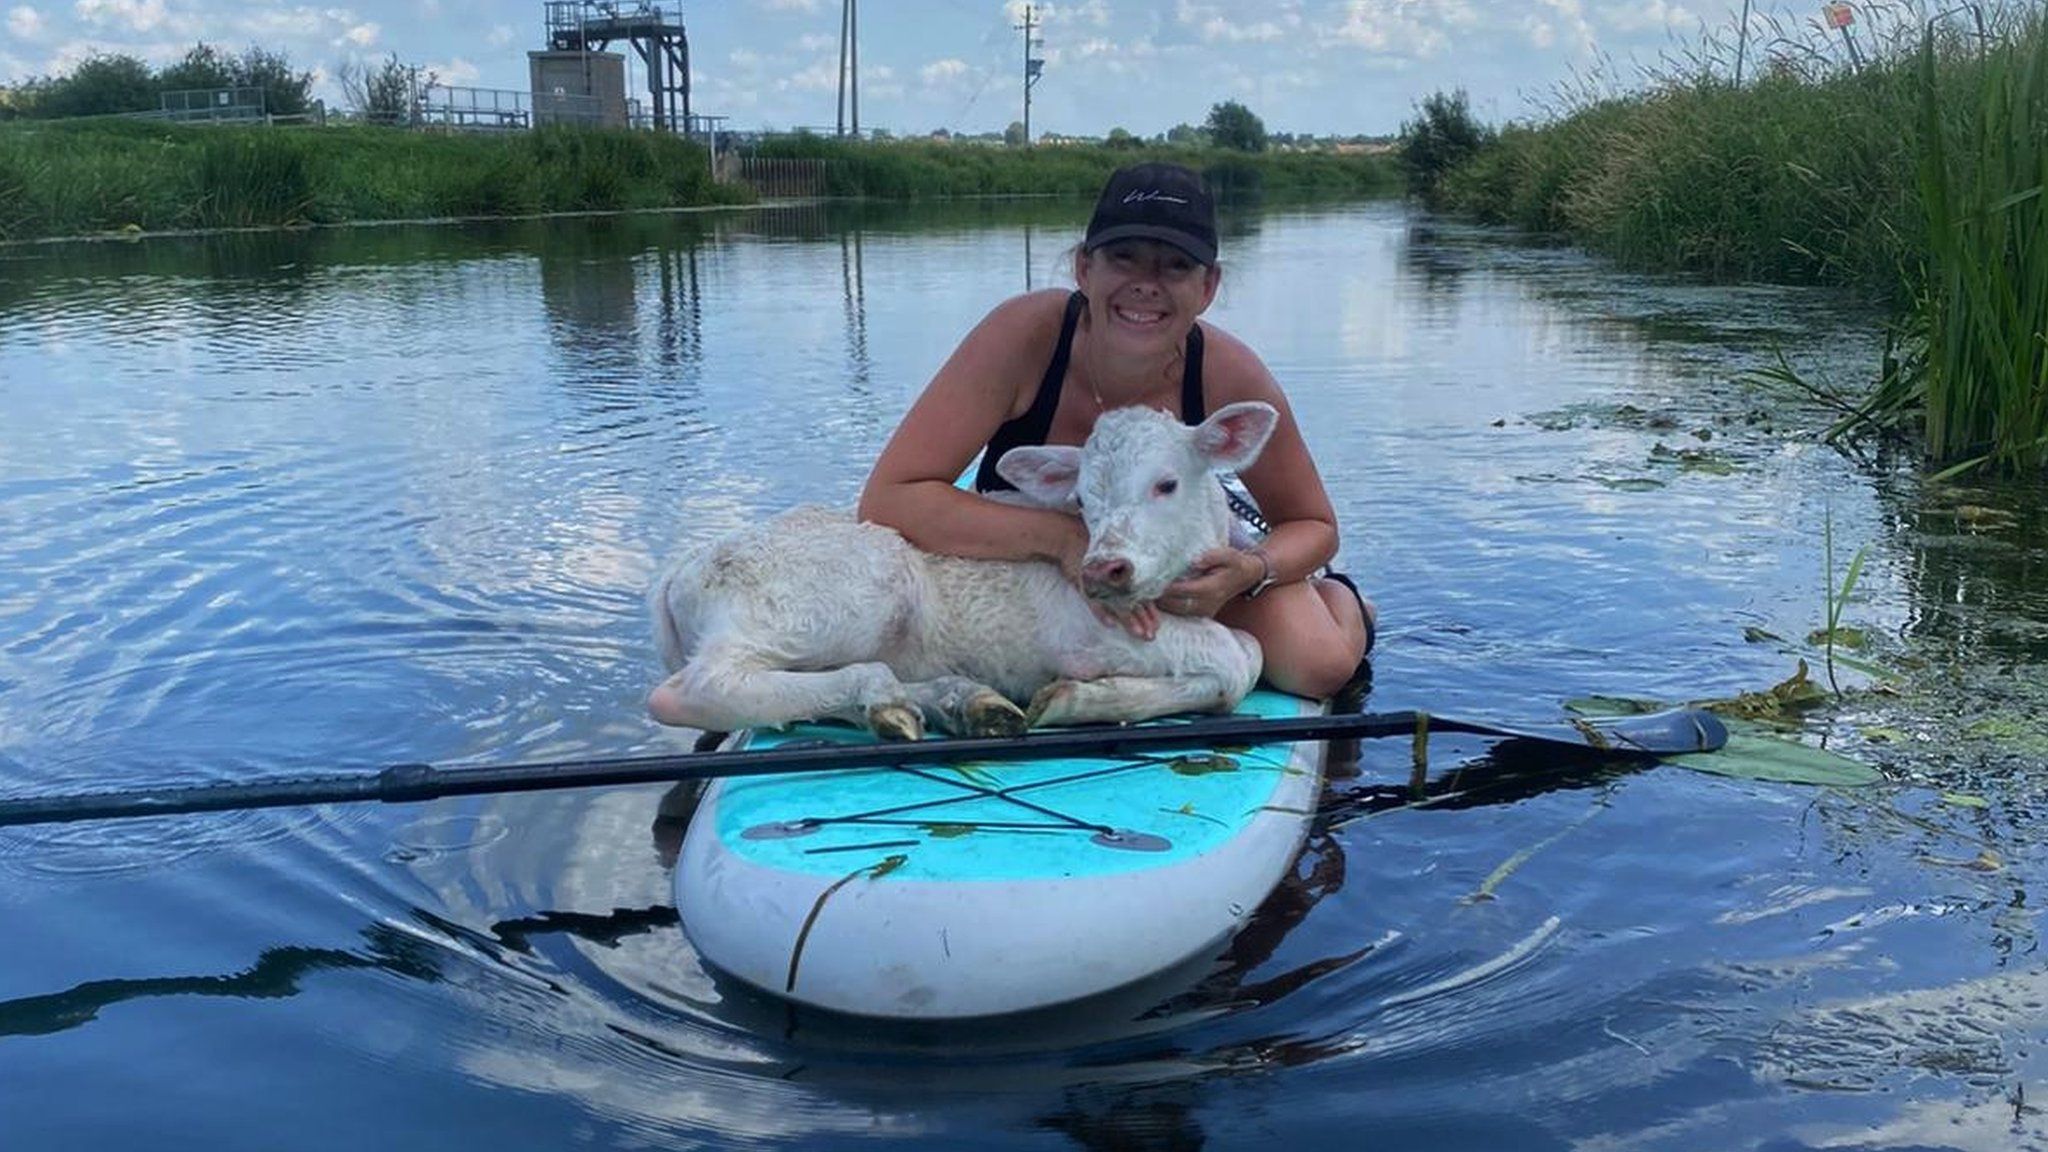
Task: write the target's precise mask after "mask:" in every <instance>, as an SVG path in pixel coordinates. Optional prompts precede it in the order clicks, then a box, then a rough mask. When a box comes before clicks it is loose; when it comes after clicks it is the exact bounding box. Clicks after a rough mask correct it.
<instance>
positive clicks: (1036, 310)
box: [984, 288, 1074, 331]
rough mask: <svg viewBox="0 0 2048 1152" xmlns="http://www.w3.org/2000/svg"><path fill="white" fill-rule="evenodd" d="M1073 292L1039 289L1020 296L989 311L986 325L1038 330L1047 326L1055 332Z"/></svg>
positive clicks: (1066, 289)
mask: <svg viewBox="0 0 2048 1152" xmlns="http://www.w3.org/2000/svg"><path fill="white" fill-rule="evenodd" d="M1073 294H1074V293H1073V290H1072V289H1068V288H1040V289H1037V290H1036V291H1032V292H1020V293H1018V294H1017V295H1015V296H1012V297H1010V298H1009V299H1008V300H1005V301H1003V302H1002V303H1000V304H998V305H996V306H995V307H994V308H992V309H990V310H989V314H988V320H987V321H984V323H987V322H994V323H998V324H1001V325H1003V326H1005V327H1018V328H1042V327H1046V326H1048V325H1050V326H1051V327H1052V329H1053V330H1054V331H1058V330H1059V326H1060V323H1061V321H1062V320H1063V319H1065V317H1066V312H1067V299H1068V297H1070V296H1072V295H1073Z"/></svg>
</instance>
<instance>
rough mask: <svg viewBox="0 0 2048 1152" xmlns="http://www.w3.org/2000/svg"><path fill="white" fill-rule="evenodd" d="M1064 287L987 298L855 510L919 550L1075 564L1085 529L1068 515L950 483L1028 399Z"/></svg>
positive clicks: (1055, 331)
mask: <svg viewBox="0 0 2048 1152" xmlns="http://www.w3.org/2000/svg"><path fill="white" fill-rule="evenodd" d="M1065 307H1066V293H1065V292H1063V291H1044V292H1033V293H1028V294H1026V295H1023V296H1018V297H1014V298H1012V299H1010V300H1007V301H1005V302H1003V303H1002V304H999V305H997V306H996V308H995V309H994V310H993V311H991V312H990V313H989V314H988V315H987V316H986V317H985V318H983V319H982V321H981V323H979V324H977V325H976V326H975V327H974V330H973V331H971V332H969V333H968V334H967V337H966V338H965V339H964V340H962V341H961V342H960V346H959V347H958V348H956V349H954V351H953V354H952V356H950V357H948V358H947V360H946V363H945V364H944V365H943V366H941V367H940V368H939V371H938V374H937V375H935V376H934V377H932V381H931V383H930V384H928V385H926V387H925V390H924V392H923V394H922V395H920V396H919V397H918V398H917V402H916V403H914V404H912V405H911V407H910V411H909V412H907V413H905V415H904V417H903V421H902V423H900V424H898V425H897V427H896V431H895V433H894V434H893V435H891V436H890V437H889V442H888V444H887V445H886V446H884V447H883V449H882V454H881V455H880V456H879V457H878V458H876V460H875V466H874V469H873V470H872V471H871V472H870V473H869V474H868V481H867V485H866V486H865V487H864V488H863V489H862V491H861V497H860V518H861V519H862V520H866V521H870V522H872V523H876V524H881V525H885V526H887V527H890V528H894V529H896V530H897V531H898V532H901V533H902V534H903V536H904V538H905V539H907V540H909V541H910V542H911V543H912V544H915V545H917V546H918V547H919V548H922V549H924V550H926V551H928V552H937V553H941V554H944V555H950V556H967V557H973V558H976V559H984V560H1050V561H1053V562H1054V563H1057V564H1059V565H1060V566H1061V567H1062V568H1063V569H1066V570H1067V571H1068V573H1069V575H1072V574H1073V573H1075V572H1077V571H1078V570H1079V565H1080V557H1081V552H1082V550H1083V549H1084V548H1085V547H1086V542H1087V538H1086V532H1085V531H1084V530H1083V529H1082V527H1081V523H1080V521H1079V520H1078V519H1076V518H1075V517H1073V516H1068V515H1065V514H1063V513H1059V512H1050V511H1045V510H1042V509H1033V508H1019V507H1015V506H1012V505H1006V504H1000V503H997V502H995V501H992V500H987V499H984V498H982V497H981V496H979V495H976V494H974V493H972V492H966V491H962V490H961V489H959V488H957V487H955V486H954V483H953V482H954V480H955V479H956V478H957V477H958V476H959V475H960V473H961V471H962V470H963V469H965V468H966V467H967V465H968V463H969V462H970V461H972V460H973V459H974V454H975V453H976V452H979V451H980V450H981V449H982V447H983V446H984V445H986V444H987V443H988V440H989V437H991V436H993V435H995V432H996V429H997V428H999V427H1001V426H1002V425H1003V423H1004V422H1005V421H1007V420H1010V419H1012V418H1014V417H1016V416H1019V415H1022V414H1023V413H1024V412H1025V411H1026V410H1027V409H1029V408H1030V406H1031V402H1032V400H1033V398H1034V397H1035V396H1036V395H1037V391H1038V382H1039V380H1040V378H1041V377H1042V376H1043V374H1044V372H1045V365H1046V362H1047V361H1048V360H1049V359H1050V358H1051V356H1052V349H1053V345H1054V344H1055V342H1056V341H1057V340H1058V338H1059V329H1060V320H1061V318H1062V315H1063V313H1064V309H1065Z"/></svg>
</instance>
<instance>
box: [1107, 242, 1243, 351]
mask: <svg viewBox="0 0 2048 1152" xmlns="http://www.w3.org/2000/svg"><path fill="white" fill-rule="evenodd" d="M1219 277H1220V274H1219V273H1218V271H1217V269H1216V266H1215V265H1213V264H1202V263H1198V262H1197V261H1196V260H1195V258H1194V257H1192V256H1190V255H1188V254H1187V253H1185V252H1183V251H1181V250H1180V249H1178V248H1176V247H1174V246H1173V245H1171V244H1167V243H1163V242H1161V241H1158V240H1113V241H1111V242H1109V243H1108V244H1104V245H1102V246H1101V247H1100V248H1097V249H1095V250H1094V251H1092V252H1085V253H1082V255H1081V256H1080V258H1079V259H1078V260H1076V261H1075V267H1074V280H1075V282H1076V283H1077V284H1079V285H1080V288H1081V291H1082V292H1083V293H1084V294H1085V295H1086V296H1087V297H1088V301H1089V304H1090V306H1091V308H1092V310H1093V311H1094V312H1095V319H1096V321H1097V324H1098V325H1099V328H1098V334H1099V335H1100V334H1106V335H1107V336H1108V337H1109V338H1110V339H1111V340H1113V341H1115V342H1117V343H1119V344H1127V345H1129V346H1131V347H1132V348H1134V349H1137V348H1151V347H1152V346H1153V345H1158V346H1159V347H1161V348H1178V347H1179V346H1180V345H1181V343H1182V342H1183V341H1185V340H1186V339H1187V334H1188V329H1190V328H1192V327H1194V323H1195V317H1197V316H1200V315H1201V314H1202V313H1203V311H1204V310H1206V309H1207V308H1208V307H1209V304H1210V302H1211V301H1213V300H1214V299H1215V298H1216V285H1217V283H1218V281H1219Z"/></svg>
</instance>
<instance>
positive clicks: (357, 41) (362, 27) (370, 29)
mask: <svg viewBox="0 0 2048 1152" xmlns="http://www.w3.org/2000/svg"><path fill="white" fill-rule="evenodd" d="M382 31H383V29H382V28H380V27H378V26H377V25H375V24H357V25H355V26H354V27H352V28H350V29H348V30H347V31H345V32H343V33H342V34H341V40H342V43H345V44H353V45H355V46H356V47H358V48H368V47H371V46H373V45H375V44H376V43H377V34H378V33H379V32H382Z"/></svg>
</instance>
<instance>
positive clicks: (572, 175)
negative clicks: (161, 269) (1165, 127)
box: [0, 120, 1400, 240]
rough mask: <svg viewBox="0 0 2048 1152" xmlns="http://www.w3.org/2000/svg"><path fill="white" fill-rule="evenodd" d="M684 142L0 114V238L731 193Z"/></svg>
mask: <svg viewBox="0 0 2048 1152" xmlns="http://www.w3.org/2000/svg"><path fill="white" fill-rule="evenodd" d="M760 151H761V153H762V154H763V155H769V156H781V157H810V158H817V159H822V160H824V161H826V165H825V171H826V191H827V192H828V194H831V195H835V196H862V197H872V198H880V199H896V200H915V199H941V198H950V197H963V196H980V195H1004V194H1048V195H1071V196H1080V195H1093V194H1094V193H1095V191H1096V190H1097V189H1099V188H1100V187H1101V186H1102V181H1103V179H1104V178H1105V177H1106V176H1107V175H1108V174H1109V172H1110V171H1111V170H1112V169H1114V168H1115V167H1117V166H1118V165H1120V164H1127V163H1130V162H1132V161H1134V160H1139V159H1171V160H1178V161H1180V162H1183V163H1186V164H1189V165H1190V166H1192V167H1195V168H1198V169H1200V170H1202V171H1203V172H1204V173H1206V174H1207V175H1208V177H1209V179H1210V181H1211V182H1212V184H1213V185H1214V186H1215V187H1216V188H1217V190H1218V191H1219V193H1222V194H1224V195H1231V196H1237V197H1254V196H1262V195H1267V196H1288V195H1296V194H1302V195H1346V196H1352V195H1377V194H1386V193H1392V192H1395V191H1398V190H1399V187H1400V176H1399V173H1398V171H1397V170H1396V169H1395V167H1394V165H1393V163H1392V162H1391V161H1390V160H1388V159H1387V158H1385V157H1381V156H1370V155H1355V154H1341V155H1340V154H1330V153H1278V152H1274V153H1261V154H1256V155H1252V154H1245V153H1238V152H1228V151H1224V150H1221V149H1185V148H1136V149H1130V148H1111V147H1107V146H1102V145H1076V146H1069V147H1039V148H1031V149H1015V148H995V147H984V146H980V145H973V144H949V143H943V142H937V141H926V140H905V141H871V140H837V139H829V138H825V137H818V136H808V135H795V136H788V137H781V138H777V139H772V140H770V141H768V142H766V143H764V144H763V145H762V146H761V148H760ZM750 197H751V194H750V193H749V192H748V191H747V190H746V189H745V188H743V187H738V186H734V185H725V184H718V183H715V182H714V181H713V180H712V178H711V170H710V156H709V155H708V153H707V152H706V151H705V150H704V149H703V148H702V147H701V146H699V145H696V144H693V143H690V142H688V141H684V140H678V139H676V138H674V137H671V136H666V135H661V134H657V133H648V132H623V131H591V130H582V129H568V128H550V129H543V130H541V131H537V132H521V133H516V134H508V135H502V136H492V135H469V134H459V133H458V134H433V133H420V132H407V131H403V130H399V129H395V128H380V127H331V128H320V129H311V128H307V129H256V128H229V127H186V126H178V125H168V124H148V123H142V122H136V121H122V120H103V121H92V122H73V123H62V122H55V123H53V122H47V121H45V122H14V123H7V124H0V240H9V239H14V240H19V239H26V238H31V237H40V236H66V235H81V234H88V233H94V232H106V231H114V230H119V229H124V228H129V227H134V228H141V229H146V230H158V229H174V228H212V227H224V226H244V225H286V224H300V223H306V224H321V223H339V222H344V221H352V220H397V219H415V218H435V217H447V216H516V215H525V214H530V213H538V212H562V211H619V210H630V209H647V208H668V207H682V206H687V205H696V204H714V203H724V202H737V201H744V200H746V199H749V198H750Z"/></svg>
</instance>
